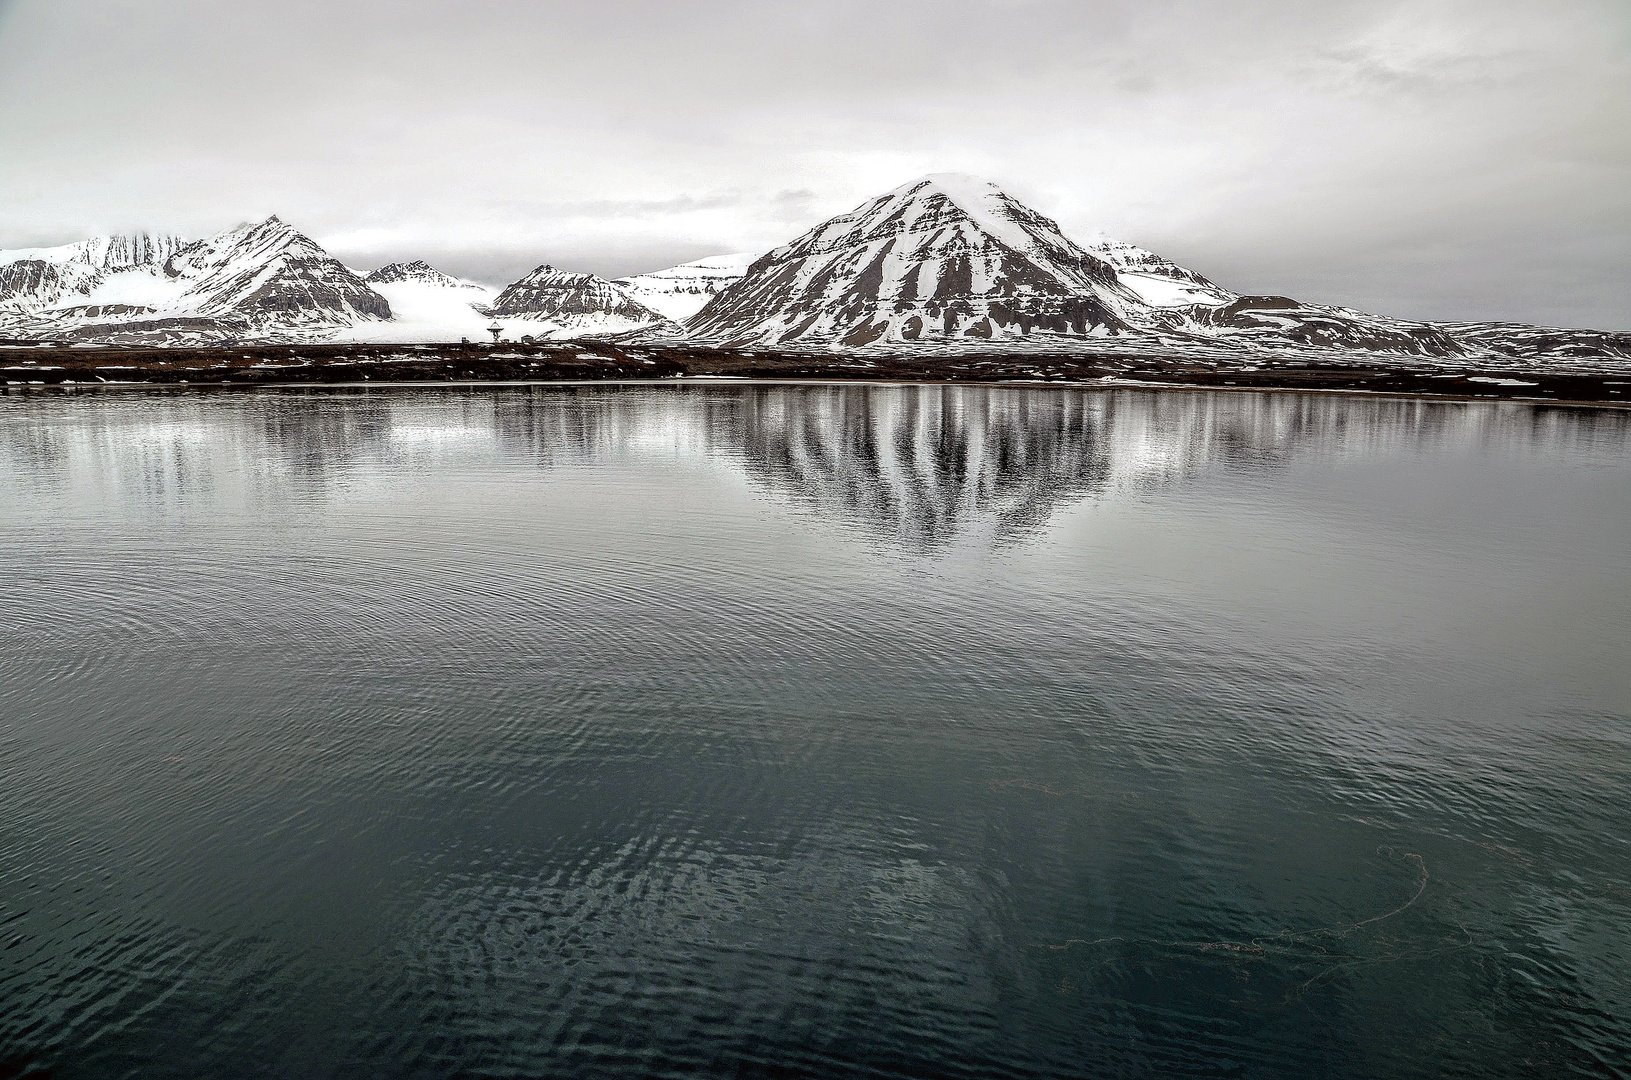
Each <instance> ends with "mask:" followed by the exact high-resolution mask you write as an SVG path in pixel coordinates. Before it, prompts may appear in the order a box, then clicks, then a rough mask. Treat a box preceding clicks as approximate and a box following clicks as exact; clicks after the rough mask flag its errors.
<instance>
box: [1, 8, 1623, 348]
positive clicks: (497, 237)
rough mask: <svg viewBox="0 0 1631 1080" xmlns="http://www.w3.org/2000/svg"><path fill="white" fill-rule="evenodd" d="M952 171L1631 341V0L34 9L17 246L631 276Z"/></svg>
mask: <svg viewBox="0 0 1631 1080" xmlns="http://www.w3.org/2000/svg"><path fill="white" fill-rule="evenodd" d="M940 171H962V172H972V173H977V174H979V175H982V176H985V177H987V178H989V179H992V180H994V181H996V182H997V183H998V184H1000V185H1002V186H1003V187H1004V188H1006V189H1007V190H1008V191H1009V192H1011V193H1012V194H1013V195H1015V196H1016V197H1017V198H1019V199H1021V200H1022V201H1024V202H1027V203H1029V204H1030V205H1032V206H1034V207H1036V208H1037V209H1039V210H1041V211H1042V212H1044V213H1046V214H1048V215H1050V216H1052V217H1055V218H1057V219H1058V220H1059V221H1060V223H1061V224H1062V225H1063V226H1064V228H1065V231H1066V232H1067V233H1068V234H1071V235H1075V236H1077V237H1079V238H1086V237H1088V236H1091V235H1092V234H1094V233H1095V232H1103V233H1106V234H1109V235H1112V236H1117V237H1120V238H1122V239H1126V240H1131V241H1133V242H1135V243H1138V244H1142V245H1144V246H1146V247H1150V248H1153V249H1155V250H1156V251H1159V252H1161V253H1162V254H1164V255H1167V256H1168V257H1170V258H1173V259H1175V260H1177V261H1178V262H1181V263H1183V264H1185V265H1188V266H1191V267H1193V268H1195V269H1197V270H1199V271H1201V272H1202V273H1205V274H1207V275H1209V276H1211V277H1213V278H1214V279H1216V280H1217V281H1219V282H1220V283H1222V284H1224V285H1227V286H1229V287H1232V288H1234V289H1237V290H1242V291H1253V292H1277V293H1286V294H1290V295H1293V296H1297V297H1300V298H1303V299H1309V300H1317V301H1326V302H1339V303H1345V304H1349V305H1351V306H1355V307H1359V308H1364V309H1368V310H1372V311H1377V312H1383V313H1388V314H1394V315H1402V316H1411V317H1424V318H1486V317H1489V318H1493V317H1506V318H1516V319H1523V320H1527V321H1539V322H1546V323H1555V324H1562V325H1579V326H1598V327H1605V328H1611V329H1631V0H1549V2H1547V3H1539V2H1533V0H1531V2H1524V3H1509V2H1505V0H1472V2H1465V3H1461V2H1447V0H1446V2H1441V0H1405V2H1392V3H1389V2H1385V0H1382V2H1379V0H1365V2H1354V3H1349V2H1344V0H1323V2H1321V3H1318V4H1309V3H1306V2H1304V0H1296V2H1258V3H1253V2H1243V3H1220V2H1216V0H1192V2H1191V0H1059V2H1055V0H936V2H932V3H931V2H921V3H920V2H894V0H854V2H851V0H823V2H814V0H812V2H809V3H801V4H794V3H780V2H775V0H739V2H738V0H688V2H675V0H583V2H578V0H566V2H545V0H537V2H526V0H460V2H431V0H0V247H18V246H24V245H32V244H38V243H51V242H61V241H66V240H71V239H77V238H80V237H83V236H86V235H90V234H93V233H98V232H107V231H116V230H130V229H141V228H146V229H151V230H165V231H174V232H179V233H182V234H184V235H187V236H200V235H205V234H208V233H211V232H215V231H218V230H220V229H222V228H225V227H228V226H231V225H234V224H236V223H238V222H240V221H244V220H248V219H254V218H260V217H264V216H265V215H267V214H269V213H277V214H279V215H281V216H282V217H283V218H284V219H285V220H287V221H289V222H291V223H292V224H294V225H296V226H297V227H299V228H301V229H302V230H304V231H305V232H307V233H309V234H311V235H312V236H313V237H315V238H316V239H317V240H318V241H319V242H321V243H322V244H324V245H325V246H327V247H328V248H329V249H330V250H331V251H332V252H334V253H335V254H336V255H338V256H340V257H341V258H343V259H346V260H347V261H348V262H351V263H353V264H355V265H360V266H374V265H378V264H380V263H382V262H386V261H390V260H393V259H397V258H413V257H423V258H427V259H429V260H430V261H432V262H433V263H436V264H438V265H440V266H441V267H443V268H444V269H447V270H449V271H452V272H455V273H461V274H465V275H468V276H472V277H476V278H480V279H484V280H488V281H492V282H494V283H500V284H501V283H503V282H505V281H507V280H509V279H511V278H513V277H515V276H517V275H518V274H519V273H521V272H523V271H525V270H527V269H530V268H531V267H532V266H534V265H536V264H538V263H540V262H545V261H549V262H553V263H555V264H557V265H559V266H563V267H567V268H570V269H583V270H593V271H596V272H599V273H604V274H608V275H617V274H622V273H628V272H633V271H639V270H646V269H654V268H657V267H660V266H665V265H669V264H672V263H676V262H682V261H686V260H689V259H694V258H699V257H701V256H703V255H708V254H715V253H720V252H726V251H759V250H764V249H767V248H769V247H772V246H774V245H775V244H778V243H782V242H784V241H786V240H788V239H790V238H792V237H793V236H795V235H797V234H798V233H799V232H802V231H803V230H804V229H806V228H808V227H809V226H811V225H813V224H815V223H816V222H818V221H820V220H821V219H823V218H825V217H827V216H829V215H831V214H833V213H837V212H840V211H843V210H847V209H850V208H851V207H852V206H854V205H855V204H856V203H858V202H860V201H862V200H863V199H865V198H867V197H869V196H871V195H874V194H877V193H879V192H881V191H885V190H887V189H889V188H891V187H894V186H896V185H898V184H900V183H902V182H904V181H907V180H910V179H912V178H913V177H916V176H918V175H921V174H923V173H927V172H940Z"/></svg>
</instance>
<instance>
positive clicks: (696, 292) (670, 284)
mask: <svg viewBox="0 0 1631 1080" xmlns="http://www.w3.org/2000/svg"><path fill="white" fill-rule="evenodd" d="M757 259H758V256H757V255H754V254H751V253H743V254H737V255H714V256H712V257H710V258H707V259H698V260H697V261H696V262H688V263H682V264H681V265H679V266H670V267H668V268H667V269H666V270H653V271H652V272H651V273H649V274H636V275H635V276H633V277H624V278H617V279H616V280H615V281H613V282H612V284H614V285H616V286H617V287H618V288H620V289H622V290H623V291H624V292H625V293H627V294H628V295H629V297H630V298H631V299H633V300H634V301H636V302H637V303H640V304H643V305H645V306H646V307H648V308H650V309H651V310H652V311H655V312H657V313H658V314H659V315H663V316H665V317H667V318H670V319H673V320H674V321H675V322H683V321H684V320H686V319H689V318H690V317H691V316H693V315H695V314H696V313H697V312H699V311H701V310H702V307H703V305H704V304H706V303H707V302H708V301H709V300H712V299H713V298H714V296H715V294H717V293H719V292H720V291H722V290H723V289H725V288H727V287H728V286H730V285H733V284H735V283H736V282H737V281H740V280H741V278H742V275H743V274H745V273H747V270H748V267H749V266H751V265H753V263H754V261H755V260H757Z"/></svg>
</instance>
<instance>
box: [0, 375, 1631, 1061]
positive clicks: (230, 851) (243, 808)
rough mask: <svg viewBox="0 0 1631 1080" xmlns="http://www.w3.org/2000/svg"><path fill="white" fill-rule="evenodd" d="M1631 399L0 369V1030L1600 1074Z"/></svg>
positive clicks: (617, 1053)
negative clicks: (566, 383)
mask: <svg viewBox="0 0 1631 1080" xmlns="http://www.w3.org/2000/svg"><path fill="white" fill-rule="evenodd" d="M1628 451H1631V424H1628V414H1626V413H1624V412H1616V411H1607V410H1600V411H1588V410H1571V409H1559V408H1547V407H1540V406H1531V405H1523V404H1515V403H1500V404H1496V403H1466V404H1454V403H1445V402H1435V403H1427V402H1419V401H1410V400H1402V399H1385V398H1367V397H1339V396H1329V397H1322V396H1312V395H1296V394H1251V393H1240V394H1211V393H1185V392H1160V391H1149V390H1139V391H1131V390H1114V391H1098V390H1080V389H1060V388H1021V387H972V386H959V387H942V386H859V385H848V386H830V385H766V384H752V385H723V384H713V385H697V384H687V385H656V386H640V387H635V386H621V387H620V386H596V387H561V386H552V387H519V386H512V387H502V386H483V387H476V388H454V387H434V388H426V387H404V388H369V389H353V388H341V389H299V390H287V391H263V390H255V391H246V392H241V393H240V392H236V391H224V392H221V391H217V392H179V393H177V392H165V391H147V390H143V391H131V392H123V391H121V392H107V393H88V392H66V393H64V392H49V393H40V392H27V393H14V392H8V393H4V394H0V567H4V569H5V573H4V574H3V575H0V1078H10V1077H44V1076H51V1077H53V1078H55V1080H77V1078H87V1080H90V1078H100V1077H104V1076H143V1077H177V1078H181V1077H186V1078H188V1080H198V1078H201V1077H240V1076H252V1075H254V1076H264V1075H272V1076H288V1077H301V1078H305V1077H314V1076H316V1077H325V1076H326V1077H351V1076H473V1075H483V1076H529V1077H530V1076H541V1077H543V1076H548V1077H572V1078H574V1080H577V1078H583V1077H625V1076H644V1075H651V1076H666V1077H673V1076H685V1075H694V1076H719V1075H730V1076H760V1075H783V1076H808V1077H826V1076H849V1075H864V1076H872V1077H880V1078H886V1077H901V1078H906V1077H924V1076H933V1077H963V1078H967V1080H984V1078H987V1077H993V1076H1216V1077H1221V1076H1239V1075H1249V1076H1254V1077H1255V1076H1262V1077H1288V1078H1289V1077H1303V1076H1320V1077H1336V1078H1341V1080H1350V1078H1351V1080H1369V1078H1372V1077H1395V1076H1420V1077H1424V1078H1425V1077H1438V1076H1467V1077H1479V1078H1486V1077H1496V1078H1503V1080H1504V1078H1512V1080H1516V1078H1519V1077H1527V1076H1533V1075H1559V1076H1561V1075H1590V1076H1605V1077H1612V1076H1620V1075H1624V1069H1623V1066H1622V1064H1621V1063H1623V1062H1626V1061H1631V977H1628V975H1627V973H1628V972H1631V941H1628V938H1627V935H1626V933H1625V927H1626V925H1627V918H1628V912H1631V858H1628V857H1627V852H1626V843H1625V838H1626V837H1627V836H1631V803H1628V801H1627V797H1626V792H1627V791H1628V790H1631V666H1628V665H1627V664H1626V662H1625V654H1626V647H1625V642H1626V641H1627V640H1631V588H1628V585H1627V583H1628V582H1631V565H1628V552H1631V549H1628V547H1627V543H1626V538H1627V537H1628V536H1631V454H1628Z"/></svg>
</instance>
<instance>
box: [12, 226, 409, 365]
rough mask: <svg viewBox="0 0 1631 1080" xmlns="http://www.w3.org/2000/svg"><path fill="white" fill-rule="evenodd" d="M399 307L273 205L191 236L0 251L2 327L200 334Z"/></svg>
mask: <svg viewBox="0 0 1631 1080" xmlns="http://www.w3.org/2000/svg"><path fill="white" fill-rule="evenodd" d="M390 317H391V307H390V304H389V302H388V301H386V299H385V298H384V297H382V296H380V295H379V294H378V293H376V292H375V291H374V290H372V289H370V288H369V287H368V286H367V285H366V284H364V283H363V281H362V279H361V278H359V277H358V276H357V275H356V274H354V273H352V272H351V271H350V270H348V269H346V267H345V266H343V265H342V264H341V263H340V262H339V260H337V259H335V258H333V257H332V256H330V255H329V254H328V253H327V252H326V251H324V250H323V249H322V248H321V247H319V246H318V245H317V244H316V243H315V242H314V241H313V240H311V239H310V238H309V237H307V236H305V235H303V234H301V233H300V232H298V231H296V230H295V229H293V228H291V227H290V226H288V225H287V224H285V223H284V222H282V221H280V220H279V219H278V218H276V217H271V218H268V219H266V220H265V221H263V222H260V223H258V224H253V225H240V226H238V227H237V228H235V229H229V230H227V231H225V232H223V233H220V234H218V235H216V236H213V237H210V238H208V239H205V240H197V241H192V242H187V241H184V240H181V239H180V238H177V237H169V236H160V237H155V236H147V235H145V234H144V235H136V236H114V237H97V238H94V239H91V240H84V241H80V242H79V243H75V244H66V245H63V246H61V247H57V248H43V249H30V250H23V251H10V252H0V327H3V329H4V330H5V332H6V333H8V334H13V335H16V336H23V337H38V338H49V339H56V340H78V341H101V342H114V343H129V344H136V343H158V344H203V343H207V342H211V341H220V340H229V339H236V338H244V337H249V338H272V339H277V338H285V337H296V338H310V337H313V336H322V335H324V334H326V333H331V332H333V331H335V330H337V329H339V328H341V327H346V326H352V325H355V324H357V323H359V322H368V321H378V320H386V319H389V318H390Z"/></svg>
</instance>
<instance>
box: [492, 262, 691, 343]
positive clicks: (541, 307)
mask: <svg viewBox="0 0 1631 1080" xmlns="http://www.w3.org/2000/svg"><path fill="white" fill-rule="evenodd" d="M488 314H490V315H492V316H493V318H494V319H496V320H498V321H499V322H500V323H503V322H505V321H512V322H513V321H515V320H520V322H521V323H522V324H523V326H522V327H520V328H517V327H512V328H511V329H512V332H513V333H516V334H518V335H519V334H521V333H528V334H532V335H535V336H539V337H584V336H590V335H601V334H621V333H626V332H628V331H630V330H640V329H647V330H651V329H663V330H670V331H674V330H677V329H678V328H677V327H676V326H674V324H673V323H671V322H670V321H669V320H667V319H665V318H663V316H662V315H661V314H659V313H657V312H655V311H653V310H651V309H650V308H648V307H646V306H645V305H644V304H641V303H640V302H639V301H637V300H634V299H632V298H630V296H629V295H628V294H627V293H625V292H624V291H623V290H622V289H620V288H618V287H617V286H616V285H614V284H613V283H612V282H610V281H607V280H606V279H605V278H603V277H596V276H595V275H594V274H573V273H569V272H567V271H565V270H557V269H555V267H553V266H550V265H549V264H547V263H546V264H544V265H543V266H540V267H539V268H538V269H536V270H534V271H533V272H532V273H530V274H528V275H527V276H526V277H523V278H521V279H520V280H519V281H516V282H513V283H512V284H510V285H509V286H508V287H507V288H505V290H504V291H503V292H501V293H499V294H498V299H496V300H494V301H493V304H492V307H491V308H490V309H489V311H488Z"/></svg>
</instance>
